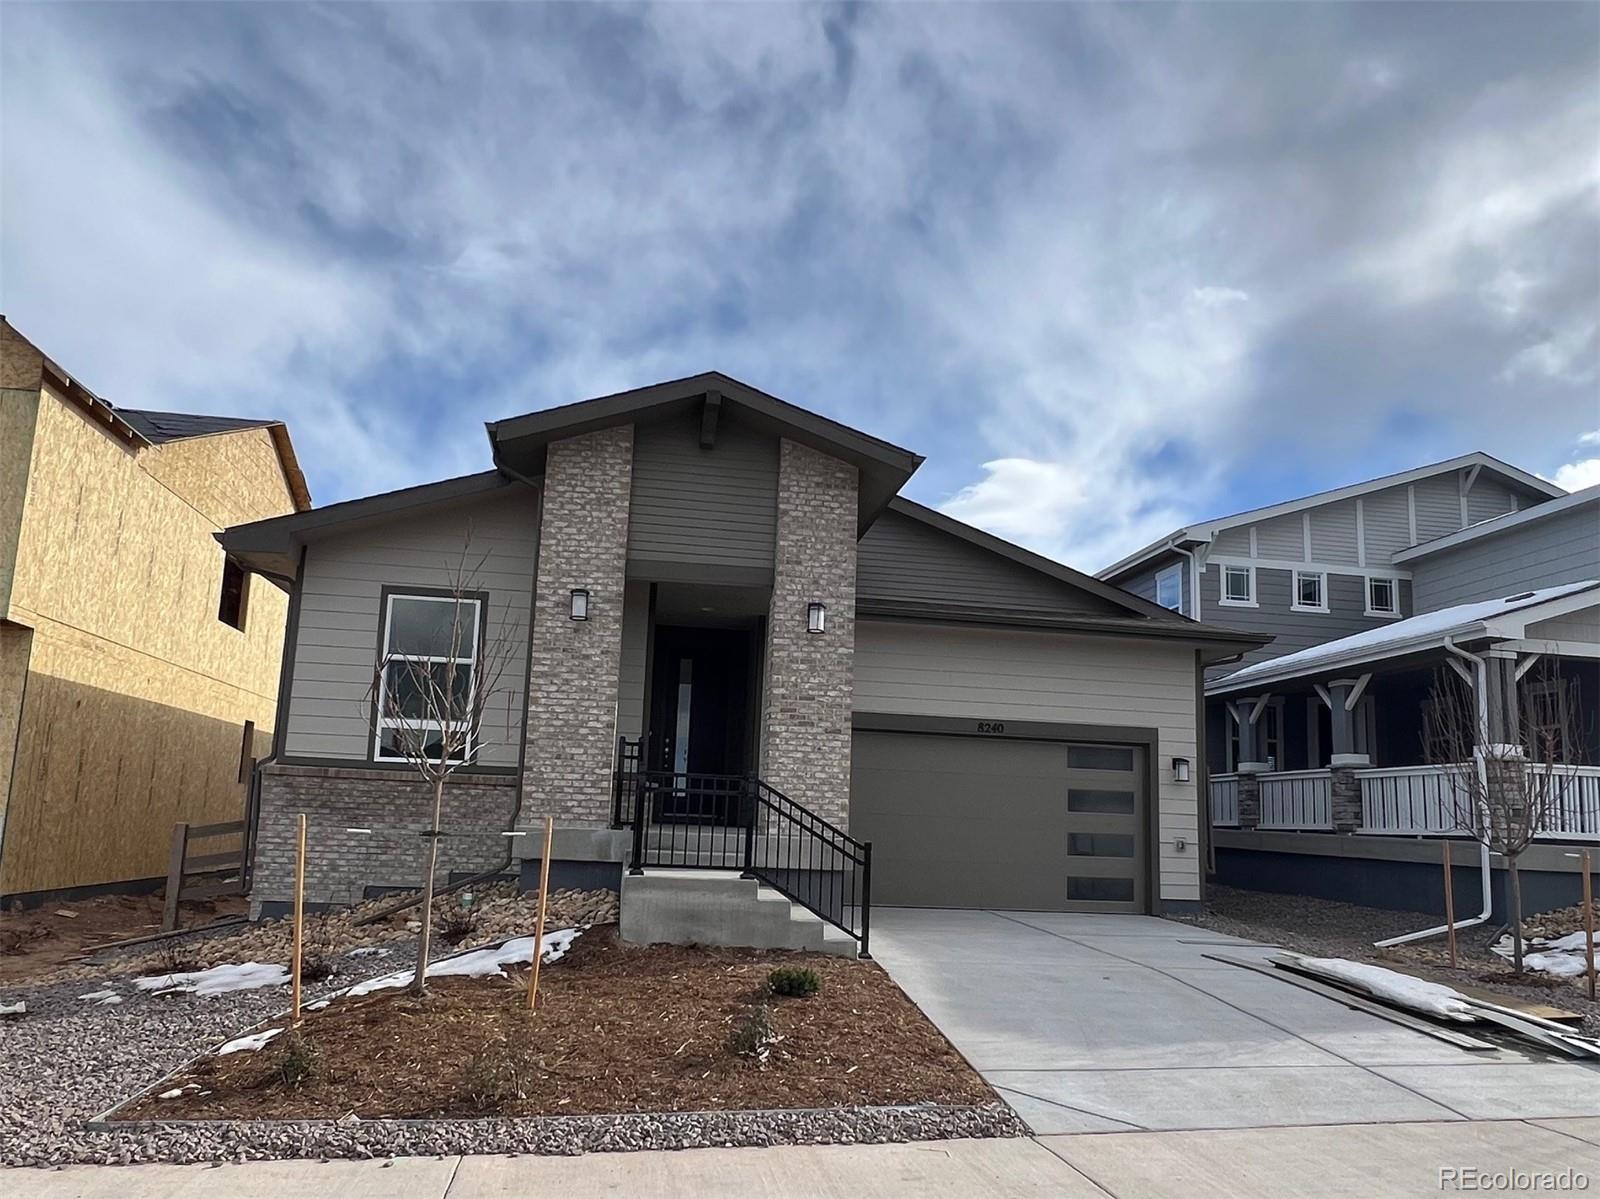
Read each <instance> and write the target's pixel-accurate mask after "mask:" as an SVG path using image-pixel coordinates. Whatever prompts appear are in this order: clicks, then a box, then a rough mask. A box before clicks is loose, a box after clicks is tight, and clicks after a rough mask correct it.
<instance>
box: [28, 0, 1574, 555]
mask: <svg viewBox="0 0 1600 1199" xmlns="http://www.w3.org/2000/svg"><path fill="white" fill-rule="evenodd" d="M1597 47H1600V6H1596V5H1592V4H1561V5H1557V4H1549V5H1540V4H1511V5H1506V6H1499V5H1495V4H1470V5H1459V6H1451V5H1446V4H1421V5H1416V6H1408V5H1404V4H1397V3H1384V4H1360V5H1353V6H1349V7H1342V6H1336V5H1312V4H1272V5H1259V6H1249V5H1221V4H1213V5H1205V6H1197V7H1163V6H1158V5H1154V4H1146V5H1137V6H1132V5H1130V6H1122V7H1115V6H1110V5H1085V6H1068V5H1047V4H1029V5H1018V6H1015V7H1012V6H1007V5H1004V4H986V5H961V6H943V5H939V6H935V5H926V6H919V5H911V4H899V5H894V6H865V7H864V6H855V5H847V6H833V5H809V6H805V7H779V6H775V5H760V6H752V5H745V6H724V5H715V4H704V5H686V4H677V5H671V6H664V7H653V8H640V7H626V8H608V7H600V6H592V5H583V6H563V5H532V4H529V5H496V6H484V7H472V6H467V5H460V4H458V5H451V6H448V7H441V8H431V7H426V6H422V5H404V6H401V5H394V6H389V7H382V8H379V7H358V6H355V5H339V6H333V7H326V8H319V7H304V8H296V7H290V6H289V5H286V4H269V5H262V6H260V7H255V6H252V5H249V4H210V5H185V6H177V5H173V6H158V7H144V6H142V5H139V4H117V5H113V6H107V7H100V6H96V5H90V4H74V5H50V6H40V7H31V6H28V5H24V4H17V3H12V4H6V5H4V6H3V7H0V56H3V57H0V68H3V76H0V79H3V82H0V89H3V90H0V109H3V115H0V137H3V142H0V166H3V178H0V203H3V209H0V310H3V311H4V312H5V313H6V314H7V315H8V316H9V317H10V318H11V320H12V321H13V323H15V324H16V325H17V327H18V328H20V329H21V330H22V331H23V332H24V333H26V334H27V335H29V336H30V337H32V338H33V339H34V340H35V341H36V342H38V343H39V345H40V346H41V347H42V348H43V349H44V350H45V351H46V352H47V353H49V354H50V355H52V356H53V357H55V358H56V359H57V360H58V361H59V362H60V363H61V364H62V365H63V366H64V367H65V368H66V369H67V370H69V371H71V372H73V373H74V374H76V375H77V376H79V377H80V378H81V379H82V380H83V381H84V382H85V383H86V384H88V385H89V386H90V387H92V388H94V389H95V390H97V391H99V392H100V393H101V394H103V395H104V396H106V397H107V398H108V399H111V400H112V401H113V402H115V403H120V404H123V405H125V406H128V407H151V408H173V409H185V410H193V411H211V412H219V413H233V414H241V415H250V416H256V415H263V416H266V415H272V416H279V417H283V418H285V419H287V420H288V421H289V423H290V427H291V430H292V433H293V436H294V438H295V442H296V445H297V447H298V449H299V452H300V455H301V457H302V460H303V462H304V464H305V466H306V468H307V472H308V474H309V476H310V482H311V486H312V490H313V493H314V495H315V496H316V497H317V499H318V500H319V501H320V502H330V501H333V500H338V499H343V498H348V497H350V496H354V495H360V494H364V493H368V492H372V491H378V490H387V489H390V488H393V487H399V486H404V485H407V484H410V483H414V482H420V481H424V480H428V479H434V478H441V477H445V476H448V475H453V474H461V473H465V472H468V471H472V470H478V469H483V468H485V467H486V466H487V465H488V452H487V448H486V443H485V439H484V436H483V430H482V422H483V421H484V420H488V419H494V418H498V417H504V416H509V415H513V414H516V413H519V412H525V411H530V410H533V409H537V408H543V407H548V406H550V405H554V404H559V403H565V402H568V401H571V400H575V399H581V398H585V397H588V396H592V395H599V394H603V393H606V392H610V391H614V390H618V389H622V388H626V387H631V386H636V385H640V384H645V383H650V382H654V381H657V380H661V379H667V378H673V377H677V376H681V375H686V374H692V373H694V372H697V371H700V370H705V369H712V368H715V369H719V370H722V371H725V372H727V373H729V374H732V375H735V376H737V377H739V378H741V379H744V380H745V381H747V382H749V383H752V384H754V385H756V386H758V387H761V388H763V389H765V390H767V391H771V392H774V393H776V394H778V395H780V396H783V397H784V398H786V399H789V400H792V401H795V402H797V403H800V404H803V405H806V406H808V407H812V408H815V409H818V410H820V411H823V412H826V413H828V414H829V415H831V416H834V417H836V418H838V419H840V420H843V421H846V422H849V423H851V424H854V425H857V426H859V427H861V428H864V429H866V430H868V431H870V432H873V433H876V434H878V435H879V436H882V437H886V438H888V439H890V440H892V441H895V442H898V443H900V444H903V445H906V446H909V447H911V448H913V449H916V450H918V451H920V452H922V453H924V454H926V455H928V458H929V461H928V463H927V465H926V466H924V467H923V469H922V470H921V471H920V472H919V473H918V475H917V476H916V477H915V478H914V479H913V480H912V483H911V484H910V486H909V488H908V489H907V491H908V494H910V495H911V496H912V497H913V498H915V499H919V500H921V501H923V502H925V503H929V504H934V505H937V506H939V507H942V508H943V509H944V510H945V511H947V512H950V513H952V514H953V515H956V516H959V517H961V518H963V519H966V520H970V521H973V522H974V523H977V524H979V525H982V526H984V527H986V528H989V529H991V530H993V531H994V532H997V533H999V534H1001V535H1003V536H1007V537H1011V538H1014V539H1016V540H1019V541H1022V542H1024V543H1026V544H1028V545H1031V546H1033V547H1035V548H1038V549H1041V550H1043V551H1045V552H1048V553H1051V554H1054V555H1056V556H1057V557H1060V558H1062V559H1063V560H1065V561H1067V562H1070V563H1072V564H1073V565H1076V566H1080V567H1084V568H1089V569H1093V568H1096V567H1099V566H1101V565H1104V564H1105V563H1106V562H1107V561H1109V560H1111V559H1114V558H1116V557H1119V556H1121V555H1122V554H1123V553H1125V552H1127V551H1129V550H1131V549H1133V548H1135V547H1137V546H1138V545H1140V544H1142V543H1143V542H1145V541H1147V540H1149V539H1151V538H1153V537H1155V536H1157V535H1160V534H1162V533H1165V532H1166V531H1168V530H1169V529H1170V528H1172V527H1174V526H1176V525H1179V524H1181V523H1183V522H1184V521H1186V520H1189V519H1194V518H1201V517H1204V516H1207V515H1214V514H1217V513H1223V512H1229V511H1234V510H1237V509H1240V508H1244V507H1249V506H1251V505H1254V504H1258V503H1266V502H1270V501H1273V500H1276V499H1280V498H1284V497H1286V496H1289V495H1294V494H1300V493H1303V492H1306V491H1309V490H1315V489H1318V488H1322V487H1327V486H1334V485H1338V484H1340V483H1344V482H1349V481H1351V480H1354V479H1358V478H1364V477H1368V476H1370V475H1374V474H1379V473H1382V472H1385V471H1389V470H1396V469H1402V468H1405V467H1407V466H1411V465H1415V464H1417V463H1420V462H1424V461H1430V460H1434V459H1437V458H1442V457H1446V456H1449V455H1451V454H1456V453H1461V452H1464V451H1466V450H1469V449H1483V450H1487V451H1488V452H1490V453H1493V454H1497V455H1499V456H1501V457H1504V458H1507V459H1509V460H1511V461H1513V462H1516V463H1517V464H1519V465H1522V466H1524V467H1526V468H1528V469H1531V470H1535V471H1538V472H1540V473H1542V474H1545V475H1547V476H1549V477H1552V478H1554V479H1556V480H1557V481H1558V482H1561V483H1563V484H1564V485H1566V486H1569V487H1573V486H1577V485H1582V484H1586V483H1595V482H1600V336H1597V323H1600V232H1597V230H1600V202H1597V196H1600V162H1597V153H1600V82H1597V81H1600V49H1597Z"/></svg>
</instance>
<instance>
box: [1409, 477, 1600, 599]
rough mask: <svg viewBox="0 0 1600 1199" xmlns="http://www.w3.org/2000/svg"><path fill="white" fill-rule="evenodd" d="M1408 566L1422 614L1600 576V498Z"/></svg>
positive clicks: (1599, 577)
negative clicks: (1455, 605)
mask: <svg viewBox="0 0 1600 1199" xmlns="http://www.w3.org/2000/svg"><path fill="white" fill-rule="evenodd" d="M1407 565H1408V566H1409V567H1410V569H1411V572H1412V576H1413V582H1412V588H1413V591H1414V593H1415V595H1416V604H1417V607H1416V610H1417V611H1418V612H1434V611H1437V610H1438V609H1440V608H1448V607H1450V606H1451V605H1453V604H1468V603H1472V602H1474V601H1476V600H1488V599H1498V598H1500V597H1501V596H1506V595H1515V594H1516V593H1517V592H1519V591H1531V590H1535V589H1538V588H1541V587H1558V586H1560V585H1561V584H1563V583H1579V582H1582V581H1584V580H1585V579H1600V499H1596V500H1595V501H1593V502H1592V503H1586V504H1579V505H1578V506H1577V507H1574V508H1569V509H1567V510H1566V511H1565V512H1559V513H1557V514H1556V515H1554V516H1551V517H1547V518H1546V519H1544V520H1540V521H1532V522H1529V523H1527V524H1521V525H1514V526H1512V527H1511V528H1509V529H1507V530H1505V532H1503V533H1487V534H1485V535H1483V536H1481V537H1478V538H1477V539H1476V540H1473V541H1469V542H1467V543H1465V544H1464V545H1460V546H1455V547H1453V548H1451V549H1447V550H1440V551H1439V552H1438V553H1435V554H1429V555H1427V556H1426V557H1422V558H1418V559H1416V560H1415V561H1412V562H1410V563H1408V564H1407Z"/></svg>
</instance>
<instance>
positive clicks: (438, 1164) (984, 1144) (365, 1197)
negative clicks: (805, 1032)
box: [0, 1119, 1600, 1199]
mask: <svg viewBox="0 0 1600 1199" xmlns="http://www.w3.org/2000/svg"><path fill="white" fill-rule="evenodd" d="M1441 1170H1457V1171H1468V1170H1477V1171H1479V1172H1480V1174H1490V1173H1496V1172H1513V1171H1562V1170H1571V1171H1575V1172H1577V1173H1579V1174H1582V1175H1583V1176H1584V1177H1585V1178H1587V1179H1588V1185H1589V1186H1590V1187H1595V1186H1600V1119H1581V1120H1541V1121H1531V1122H1530V1121H1516V1120H1511V1121H1449V1122H1442V1123H1425V1124H1342V1125H1335V1126H1322V1127H1301V1128H1259V1129H1227V1130H1218V1131H1209V1132H1137V1133H1110V1134H1079V1135H1074V1136H1051V1137H1040V1138H1038V1139H1037V1140H1031V1139H1020V1140H995V1141H932V1142H926V1143H923V1144H916V1145H827V1146H799V1147H788V1148H779V1149H688V1150H682V1151H679V1152H652V1153H610V1154H592V1155H590V1156H587V1157H446V1158H401V1159H399V1160H397V1161H394V1162H392V1163H388V1164H386V1163H384V1162H377V1161H370V1162H346V1161H338V1162H256V1163H250V1164H246V1165H242V1166H220V1167H215V1168H213V1167H207V1166H98V1167H86V1166H76V1167H71V1168H69V1169H65V1170H56V1171H47V1170H7V1171H4V1172H0V1193H3V1194H5V1195H6V1196H7V1199H200V1197H202V1196H203V1197H205V1199H219V1197H229V1199H231V1197H233V1196H249V1197H250V1199H278V1197H282V1199H324V1197H326V1199H511V1197H513V1196H543V1195H559V1196H561V1199H591V1197H599V1196H616V1195H637V1196H649V1197H650V1199H656V1197H657V1196H663V1197H667V1199H746V1197H749V1199H767V1197H770V1199H790V1197H793V1199H802V1197H804V1199H811V1197H814V1196H821V1197H833V1196H837V1197H838V1199H845V1197H847V1196H859V1197H860V1199H925V1196H927V1195H930V1194H945V1195H951V1196H961V1197H963V1199H965V1197H966V1196H997V1197H1002V1199H1010V1197H1013V1196H1034V1197H1039V1196H1059V1197H1061V1199H1080V1197H1089V1199H1105V1197H1106V1196H1114V1197H1115V1199H1168V1197H1171V1199H1213V1197H1214V1199H1296V1197H1305V1199H1311V1197H1313V1196H1315V1197H1319V1199H1331V1197H1334V1196H1348V1195H1361V1196H1364V1197H1365V1199H1389V1197H1391V1196H1393V1197H1395V1199H1412V1197H1414V1196H1417V1195H1427V1194H1438V1193H1440V1191H1441V1190H1443V1191H1444V1192H1445V1193H1448V1192H1449V1191H1450V1190H1452V1189H1467V1188H1466V1187H1454V1188H1452V1187H1451V1186H1449V1185H1446V1186H1444V1187H1441V1185H1440V1180H1441V1175H1440V1171H1441ZM1458 1177H1460V1175H1458ZM1526 1185H1527V1184H1521V1185H1516V1184H1514V1185H1512V1186H1511V1187H1509V1188H1502V1190H1503V1191H1506V1192H1514V1191H1516V1190H1518V1189H1524V1188H1525V1186H1526ZM1573 1189H1581V1184H1576V1185H1574V1187H1573Z"/></svg>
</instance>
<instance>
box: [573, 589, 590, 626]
mask: <svg viewBox="0 0 1600 1199" xmlns="http://www.w3.org/2000/svg"><path fill="white" fill-rule="evenodd" d="M572 619H573V620H588V619H589V592H588V591H587V590H585V589H584V588H582V587H574V588H573V589H572Z"/></svg>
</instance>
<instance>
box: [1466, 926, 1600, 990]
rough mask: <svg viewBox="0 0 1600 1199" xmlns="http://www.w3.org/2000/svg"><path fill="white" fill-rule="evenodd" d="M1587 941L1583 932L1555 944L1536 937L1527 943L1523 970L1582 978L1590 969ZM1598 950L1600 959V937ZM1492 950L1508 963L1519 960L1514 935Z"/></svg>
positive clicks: (1596, 944) (1504, 939) (1596, 941)
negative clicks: (1512, 942) (1585, 948)
mask: <svg viewBox="0 0 1600 1199" xmlns="http://www.w3.org/2000/svg"><path fill="white" fill-rule="evenodd" d="M1586 938H1587V934H1586V933H1585V932H1584V931H1583V930H1582V929H1579V930H1578V931H1577V932H1575V933H1568V934H1567V935H1566V936H1564V937H1557V938H1556V939H1555V940H1554V941H1546V940H1544V939H1543V938H1540V937H1535V938H1533V939H1532V940H1531V941H1528V942H1527V946H1526V952H1524V953H1523V955H1522V966H1523V969H1525V970H1532V971H1534V972H1536V973H1538V974H1549V975H1552V976H1553V977H1555V978H1582V977H1583V975H1584V974H1585V973H1586V972H1587V971H1588V969H1589V961H1588V956H1587V955H1586V954H1585V953H1584V945H1585V941H1586ZM1595 947H1596V948H1595V956H1596V957H1597V958H1600V935H1597V936H1596V938H1595ZM1491 948H1493V949H1494V951H1495V953H1497V954H1499V955H1500V956H1501V957H1502V958H1504V959H1505V960H1506V961H1508V962H1509V961H1513V960H1515V953H1516V951H1515V949H1514V948H1513V947H1512V944H1511V936H1510V934H1507V935H1506V936H1503V937H1501V938H1500V939H1499V940H1498V941H1496V942H1495V943H1494V945H1493V946H1492V947H1491Z"/></svg>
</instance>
